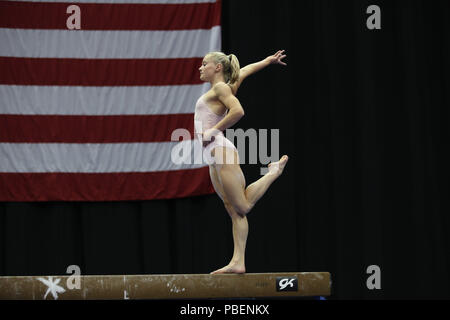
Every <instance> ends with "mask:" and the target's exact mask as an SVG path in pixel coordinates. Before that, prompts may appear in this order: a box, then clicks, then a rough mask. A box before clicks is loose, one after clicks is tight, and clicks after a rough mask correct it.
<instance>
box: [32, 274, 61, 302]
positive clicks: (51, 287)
mask: <svg viewBox="0 0 450 320" xmlns="http://www.w3.org/2000/svg"><path fill="white" fill-rule="evenodd" d="M38 280H39V281H41V282H42V283H43V284H45V285H46V286H47V287H48V289H47V292H46V293H45V295H44V300H45V298H46V297H47V295H48V294H49V292H51V293H52V296H53V298H54V299H55V300H58V293H64V292H66V290H65V289H64V288H63V287H60V286H58V283H59V281H60V280H61V279H55V282H53V277H48V280H46V279H44V278H38Z"/></svg>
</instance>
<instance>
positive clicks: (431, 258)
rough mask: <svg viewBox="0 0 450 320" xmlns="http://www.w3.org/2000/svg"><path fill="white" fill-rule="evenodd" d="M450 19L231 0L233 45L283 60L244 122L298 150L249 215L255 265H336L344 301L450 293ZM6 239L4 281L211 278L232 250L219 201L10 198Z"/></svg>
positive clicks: (283, 147) (252, 89) (411, 2)
mask: <svg viewBox="0 0 450 320" xmlns="http://www.w3.org/2000/svg"><path fill="white" fill-rule="evenodd" d="M372 4H376V5H378V6H379V7H380V9H381V23H382V24H381V27H382V28H381V30H369V29H368V28H367V27H366V20H367V18H368V17H369V14H367V13H366V9H367V7H368V6H369V5H372ZM449 15H450V3H449V2H448V1H432V2H431V1H425V0H405V1H376V2H373V1H366V0H353V1H350V0H346V1H335V0H307V1H306V0H305V1H287V0H281V1H276V2H275V1H274V2H271V3H269V2H265V1H237V0H224V1H223V21H222V26H223V50H224V51H225V52H227V53H234V54H236V55H237V56H238V58H239V59H240V62H241V65H246V64H248V63H251V62H254V61H257V60H259V59H263V58H265V57H266V56H267V55H269V54H272V53H274V52H275V51H276V50H278V49H285V50H286V51H287V54H288V59H287V60H286V62H287V63H288V66H287V67H281V66H271V67H269V68H267V69H265V70H263V71H261V72H260V73H259V74H256V75H254V76H252V77H251V78H249V79H248V80H246V82H245V83H244V84H243V86H242V88H241V90H240V92H239V94H238V98H239V99H240V101H241V103H242V105H243V106H244V108H245V110H246V117H245V118H244V119H242V120H241V122H239V123H238V124H237V125H236V128H242V129H244V130H247V129H250V128H254V129H257V130H258V129H269V130H270V129H280V155H282V154H288V155H289V156H290V161H289V164H288V166H287V168H286V170H285V172H284V175H283V176H282V177H281V178H280V179H279V180H278V181H276V182H275V183H274V184H273V185H272V187H271V188H270V190H269V191H268V193H267V194H266V195H265V196H264V197H263V198H262V199H261V200H260V201H259V202H258V203H257V205H256V207H255V208H254V210H253V211H252V212H251V213H250V214H249V216H248V219H249V224H250V233H249V238H248V244H247V255H246V264H247V271H248V272H287V271H329V272H331V274H332V278H333V296H332V298H335V299H348V298H361V299H379V298H383V299H393V298H449V297H450V272H449V270H450V238H449V235H448V233H447V231H448V230H449V229H450V218H449V212H450V208H449V195H450V192H449V191H450V188H449V182H450V174H449V170H448V164H449V163H450V159H449V157H448V156H447V155H446V151H447V150H448V149H449V129H448V124H449V120H450V117H449V111H448V108H449V105H450V94H449V92H450V82H449V71H450V70H449V69H450V68H449V64H450V50H449V43H450V25H449V24H450V23H449V20H448V16H449ZM269 132H270V131H269ZM269 150H270V149H269ZM242 168H243V171H244V173H245V175H246V179H247V183H250V182H252V181H254V180H256V179H258V178H259V177H260V165H243V166H242ZM186 183H189V182H188V181H187V182H186ZM0 241H1V242H0V275H4V276H6V275H11V276H12V275H62V274H65V272H66V269H67V267H68V266H69V265H73V264H76V265H79V266H80V268H81V272H82V274H91V275H93V274H98V275H104V274H147V273H150V274H171V273H182V274H188V273H207V272H210V271H212V270H214V269H216V268H219V267H222V266H224V265H225V264H226V263H228V261H229V259H230V258H231V256H232V251H233V243H232V237H231V221H230V219H229V217H228V216H227V214H226V212H225V210H224V208H223V205H222V204H221V202H220V199H219V198H218V197H217V196H215V195H211V196H203V197H195V198H189V199H176V200H168V201H137V202H108V203H66V202H51V203H1V204H0ZM370 265H378V266H379V267H380V269H381V289H380V290H369V289H368V288H367V287H366V280H367V278H368V277H369V275H368V274H367V273H366V270H367V267H368V266H370Z"/></svg>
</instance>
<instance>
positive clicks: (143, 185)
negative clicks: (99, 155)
mask: <svg viewBox="0 0 450 320" xmlns="http://www.w3.org/2000/svg"><path fill="white" fill-rule="evenodd" d="M44 190H45V192H44ZM213 192H214V189H213V187H212V185H211V182H210V178H209V169H208V167H204V168H200V169H193V170H180V171H165V172H149V173H95V174H92V173H89V174H87V173H86V174H83V173H0V201H61V199H64V201H130V200H148V199H171V198H183V197H188V196H198V195H204V194H211V193H213Z"/></svg>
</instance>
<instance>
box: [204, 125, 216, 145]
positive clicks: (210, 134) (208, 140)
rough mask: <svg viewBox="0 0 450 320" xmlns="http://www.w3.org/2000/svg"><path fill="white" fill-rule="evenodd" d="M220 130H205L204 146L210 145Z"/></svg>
mask: <svg viewBox="0 0 450 320" xmlns="http://www.w3.org/2000/svg"><path fill="white" fill-rule="evenodd" d="M218 132H219V131H218V130H216V129H213V128H211V129H208V130H206V131H205V132H203V133H202V140H203V147H206V146H208V145H209V144H210V143H211V142H213V141H214V136H215V135H216V134H217V133H218Z"/></svg>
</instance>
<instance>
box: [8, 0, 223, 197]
mask: <svg viewBox="0 0 450 320" xmlns="http://www.w3.org/2000/svg"><path fill="white" fill-rule="evenodd" d="M71 5H76V6H77V7H78V8H79V15H78V17H79V19H78V21H79V22H80V29H70V28H68V26H69V25H70V23H71V22H73V21H75V20H74V17H75V16H74V13H75V12H76V11H70V10H68V7H70V6H71ZM220 17H221V2H220V0H217V1H214V0H209V1H208V0H191V1H190V0H132V1H125V0H123V1H115V0H105V1H103V0H94V1H64V2H62V1H51V0H47V1H0V201H122V200H150V199H168V198H181V197H188V196H195V195H202V194H209V193H212V192H213V189H212V186H211V183H210V179H209V171H208V167H207V166H206V164H204V163H201V164H196V162H195V161H193V163H192V164H177V163H174V162H173V161H172V159H171V150H172V149H173V147H174V146H175V145H176V144H177V143H178V142H174V141H171V134H172V132H173V131H174V130H176V129H178V128H185V129H187V130H189V132H190V133H191V136H192V139H194V133H193V131H194V115H193V113H194V108H195V102H196V100H197V99H198V97H199V96H201V95H202V94H203V93H204V92H206V90H207V87H206V85H205V84H203V83H202V82H201V81H200V79H199V71H198V68H199V67H200V65H201V62H202V59H203V56H204V55H205V54H206V53H208V52H210V51H220V49H221V26H220Z"/></svg>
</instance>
